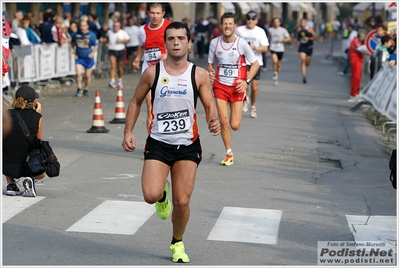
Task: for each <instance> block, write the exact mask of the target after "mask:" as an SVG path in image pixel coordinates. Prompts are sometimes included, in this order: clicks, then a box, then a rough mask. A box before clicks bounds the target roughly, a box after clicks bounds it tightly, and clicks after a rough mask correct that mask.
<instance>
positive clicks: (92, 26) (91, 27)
mask: <svg viewBox="0 0 399 268" xmlns="http://www.w3.org/2000/svg"><path fill="white" fill-rule="evenodd" d="M97 18H98V16H97V15H95V14H91V13H89V14H87V20H88V22H89V30H90V31H91V32H93V33H94V34H95V35H96V36H97V33H98V31H99V30H100V29H101V26H100V24H99V23H96V21H95V20H96V19H97Z"/></svg>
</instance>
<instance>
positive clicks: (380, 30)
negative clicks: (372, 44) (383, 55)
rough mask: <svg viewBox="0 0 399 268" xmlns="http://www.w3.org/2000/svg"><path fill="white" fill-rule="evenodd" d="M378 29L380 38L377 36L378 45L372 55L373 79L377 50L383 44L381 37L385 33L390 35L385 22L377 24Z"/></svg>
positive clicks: (371, 69) (371, 74)
mask: <svg viewBox="0 0 399 268" xmlns="http://www.w3.org/2000/svg"><path fill="white" fill-rule="evenodd" d="M376 30H377V35H378V38H377V45H376V49H375V51H374V54H373V55H371V56H370V79H373V77H374V74H375V70H376V52H377V50H378V48H379V47H380V46H381V37H383V36H385V35H388V33H387V28H386V27H385V25H383V24H381V25H379V26H377V27H376Z"/></svg>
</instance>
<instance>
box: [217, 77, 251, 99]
mask: <svg viewBox="0 0 399 268" xmlns="http://www.w3.org/2000/svg"><path fill="white" fill-rule="evenodd" d="M245 95H246V93H245V92H243V93H237V90H236V87H235V86H226V85H223V84H221V83H220V82H219V81H218V80H217V79H215V81H214V82H213V96H214V97H215V98H217V99H221V100H225V101H229V102H240V101H241V102H243V101H245V100H246V96H245Z"/></svg>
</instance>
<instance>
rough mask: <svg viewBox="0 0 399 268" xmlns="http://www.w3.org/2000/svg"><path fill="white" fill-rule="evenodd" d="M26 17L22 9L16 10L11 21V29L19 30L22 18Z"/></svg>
mask: <svg viewBox="0 0 399 268" xmlns="http://www.w3.org/2000/svg"><path fill="white" fill-rule="evenodd" d="M23 18H24V13H23V12H22V11H21V10H18V11H15V13H14V19H13V20H12V22H11V31H13V32H14V33H16V32H17V30H18V27H19V25H20V22H21V20H22V19H23Z"/></svg>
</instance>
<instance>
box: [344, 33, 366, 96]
mask: <svg viewBox="0 0 399 268" xmlns="http://www.w3.org/2000/svg"><path fill="white" fill-rule="evenodd" d="M366 34H367V32H366V31H365V30H363V29H360V30H359V31H358V36H357V37H355V38H354V39H353V40H352V42H351V43H350V45H349V58H350V59H349V62H350V65H351V69H352V77H351V93H350V97H349V99H348V101H349V102H355V101H359V100H360V99H359V97H358V95H359V90H360V83H361V77H362V71H363V58H364V53H365V52H364V51H365V49H364V40H365V39H366ZM362 48H363V49H362Z"/></svg>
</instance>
